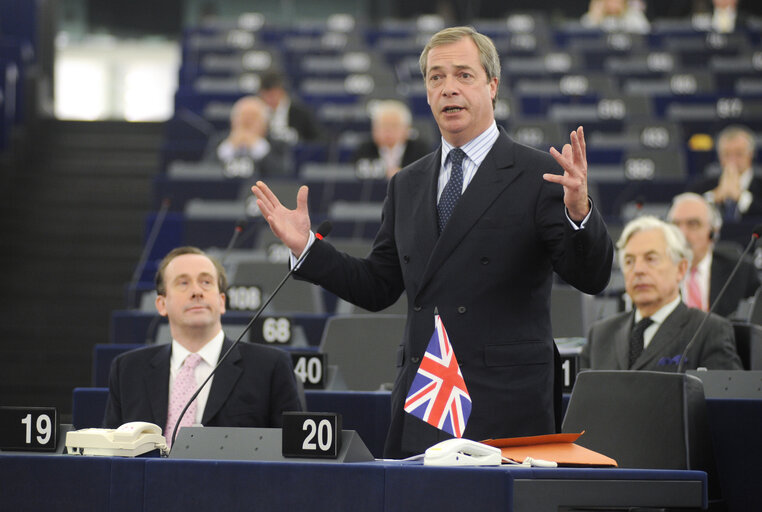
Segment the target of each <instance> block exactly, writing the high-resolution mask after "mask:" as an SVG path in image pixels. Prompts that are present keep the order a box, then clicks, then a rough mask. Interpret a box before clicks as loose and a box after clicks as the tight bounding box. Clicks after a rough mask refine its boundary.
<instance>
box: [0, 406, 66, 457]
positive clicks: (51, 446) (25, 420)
mask: <svg viewBox="0 0 762 512" xmlns="http://www.w3.org/2000/svg"><path fill="white" fill-rule="evenodd" d="M57 442H58V413H57V412H56V408H55V407H9V406H0V450H8V451H35V452H54V451H56V444H57Z"/></svg>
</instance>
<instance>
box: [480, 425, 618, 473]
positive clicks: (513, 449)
mask: <svg viewBox="0 0 762 512" xmlns="http://www.w3.org/2000/svg"><path fill="white" fill-rule="evenodd" d="M582 434H584V431H582V432H580V433H578V434H548V435H544V436H529V437H509V438H505V439H487V440H486V441H482V443H484V444H488V445H490V446H496V447H498V448H500V450H501V451H502V452H503V457H506V458H508V459H511V460H513V461H516V462H518V463H519V464H521V463H522V462H523V461H524V459H526V458H527V457H532V458H533V459H542V460H549V461H554V462H556V463H557V464H558V466H559V467H561V466H565V467H617V463H616V461H615V460H614V459H612V458H610V457H606V456H605V455H603V454H601V453H598V452H594V451H593V450H589V449H587V448H585V447H583V446H579V445H577V444H574V441H576V440H577V439H578V438H579V436H581V435H582Z"/></svg>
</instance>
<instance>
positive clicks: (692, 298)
mask: <svg viewBox="0 0 762 512" xmlns="http://www.w3.org/2000/svg"><path fill="white" fill-rule="evenodd" d="M687 288H688V307H691V308H698V309H701V310H704V300H703V298H702V296H701V288H700V287H699V282H698V276H697V275H696V267H693V268H692V269H691V273H690V275H689V276H688V287H687Z"/></svg>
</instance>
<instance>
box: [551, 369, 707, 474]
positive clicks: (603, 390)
mask: <svg viewBox="0 0 762 512" xmlns="http://www.w3.org/2000/svg"><path fill="white" fill-rule="evenodd" d="M562 431H563V432H582V431H584V432H585V433H584V435H582V436H581V437H580V438H579V440H578V441H577V444H579V445H581V446H584V447H586V448H589V449H591V450H595V451H597V452H601V453H603V454H605V455H608V456H609V457H612V458H614V459H615V460H616V461H617V463H618V464H619V466H620V467H625V468H648V469H695V470H701V471H707V472H713V467H714V461H713V457H712V446H711V439H710V437H709V433H708V427H707V420H706V404H705V399H704V390H703V386H702V384H701V381H700V380H699V379H697V378H696V377H693V376H691V375H686V374H680V373H663V372H650V371H585V372H581V373H579V374H578V375H577V380H576V382H575V384H574V390H573V391H572V394H571V398H570V400H569V406H568V408H567V411H566V416H565V418H564V422H563V426H562ZM710 469H712V471H709V470H710Z"/></svg>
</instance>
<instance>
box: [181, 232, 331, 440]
mask: <svg viewBox="0 0 762 512" xmlns="http://www.w3.org/2000/svg"><path fill="white" fill-rule="evenodd" d="M332 227H333V226H331V223H330V222H328V221H323V222H322V223H320V225H319V226H318V229H317V232H316V233H315V237H316V238H317V239H319V240H322V239H323V238H324V237H326V236H328V233H330V232H331V229H332ZM314 246H315V244H312V245H311V246H310V247H309V248H308V249H307V250H306V251H304V252H303V253H302V255H301V256H300V257H299V259H298V260H297V261H296V263H295V264H294V266H293V267H291V269H290V270H289V271H288V272H287V273H286V276H285V277H284V278H283V279H282V280H281V282H280V283H279V284H278V286H276V287H275V290H274V291H273V292H272V293H271V294H270V297H268V298H267V300H266V301H265V303H264V304H262V306H260V308H259V311H257V313H256V314H255V315H254V316H253V317H252V319H251V320H249V323H248V324H246V327H245V328H244V330H243V331H242V332H241V334H240V335H239V336H238V339H236V340H235V341H234V342H233V344H232V345H230V348H229V349H228V350H227V352H225V353H224V354H223V355H222V356H221V357H220V359H219V361H217V366H215V367H214V368H213V369H212V371H211V372H210V373H209V376H208V377H207V378H206V379H205V380H204V382H202V383H201V385H200V386H199V387H198V389H196V392H195V393H193V396H191V398H190V400H188V403H186V404H185V407H183V410H182V412H181V413H180V416H178V418H177V421H176V422H175V426H174V428H173V429H172V443H171V446H174V445H175V439H176V438H177V430H178V428H179V427H180V421H182V419H183V416H185V413H186V411H187V410H188V407H190V404H192V403H193V401H194V400H195V399H196V397H197V396H198V395H199V393H201V390H202V389H203V388H204V386H206V384H207V382H209V380H210V379H211V378H212V376H213V375H214V373H215V372H216V371H217V368H219V367H220V365H221V364H222V362H223V361H224V360H225V358H227V357H228V354H230V352H232V350H233V349H234V348H235V347H236V345H238V343H239V342H240V341H241V340H242V339H243V337H244V335H245V334H246V333H247V332H249V329H250V328H251V326H252V325H254V322H256V320H257V319H258V318H259V317H260V315H262V312H263V311H264V310H265V308H266V307H267V306H268V305H269V304H270V301H272V300H273V297H275V295H276V294H277V293H278V290H280V289H281V288H282V287H283V285H284V284H285V283H286V280H287V279H288V278H289V277H291V274H293V273H294V271H295V270H296V269H297V268H299V266H300V265H301V264H302V262H303V261H304V259H305V258H306V257H307V255H308V254H309V252H310V250H312V248H313V247H314Z"/></svg>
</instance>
